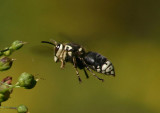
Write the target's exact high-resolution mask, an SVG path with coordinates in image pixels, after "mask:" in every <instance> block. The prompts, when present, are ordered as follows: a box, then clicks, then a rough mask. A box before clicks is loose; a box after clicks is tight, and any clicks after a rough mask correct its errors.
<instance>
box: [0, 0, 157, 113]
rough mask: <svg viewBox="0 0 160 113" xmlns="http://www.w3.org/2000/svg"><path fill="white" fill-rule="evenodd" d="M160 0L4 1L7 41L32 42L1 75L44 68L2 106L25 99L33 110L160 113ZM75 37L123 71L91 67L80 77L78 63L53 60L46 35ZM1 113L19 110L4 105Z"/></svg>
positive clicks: (0, 37) (2, 31)
mask: <svg viewBox="0 0 160 113" xmlns="http://www.w3.org/2000/svg"><path fill="white" fill-rule="evenodd" d="M159 4H160V1H158V0H152V1H151V0H139V1H137V0H112V1H111V0H94V1H93V0H1V1H0V48H4V47H6V46H10V44H11V43H12V42H13V41H14V40H22V41H26V42H28V44H27V45H25V46H24V47H23V48H22V49H21V50H19V51H17V52H16V53H14V54H13V55H12V58H16V59H17V60H16V61H15V62H14V64H13V67H12V68H11V69H10V70H9V71H5V72H1V73H0V79H2V78H4V77H6V76H13V83H16V81H17V78H18V76H19V75H20V74H21V73H22V72H28V73H32V74H35V75H38V76H39V77H41V78H44V79H45V80H40V81H39V82H38V84H37V86H36V87H35V88H34V89H32V90H25V89H15V90H14V91H13V94H12V95H11V98H10V99H9V100H8V101H6V102H4V103H2V105H3V106H18V105H20V104H25V105H27V106H28V107H29V111H30V112H31V113H160V69H159V66H160V38H159V37H160V21H159V20H160V7H159ZM50 39H55V40H57V41H60V42H70V41H73V42H76V43H79V44H81V45H83V46H84V47H85V48H86V49H87V50H92V51H96V52H98V53H101V54H102V55H104V56H106V57H107V58H108V59H110V60H111V61H112V63H113V64H114V66H115V71H116V77H111V76H105V75H103V74H98V73H96V74H97V75H98V76H99V77H101V78H104V79H105V82H104V83H102V82H101V81H99V80H97V79H96V78H95V77H93V76H92V75H91V74H90V78H89V79H86V78H85V75H84V73H83V71H80V76H81V78H82V80H83V82H82V84H79V82H78V80H77V77H76V73H75V70H74V69H73V66H72V65H71V64H67V65H66V68H65V69H64V70H62V69H60V68H59V67H60V63H57V64H56V63H54V61H53V51H52V47H51V46H50V45H46V44H41V43H40V42H41V40H47V41H49V40H50ZM0 112H1V113H16V111H14V110H0Z"/></svg>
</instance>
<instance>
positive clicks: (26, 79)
mask: <svg viewBox="0 0 160 113" xmlns="http://www.w3.org/2000/svg"><path fill="white" fill-rule="evenodd" d="M36 83H37V81H36V80H35V78H34V76H33V75H32V74H29V73H26V72H24V73H22V74H21V75H20V77H19V79H18V86H20V87H24V88H26V89H32V88H33V87H34V86H35V85H36Z"/></svg>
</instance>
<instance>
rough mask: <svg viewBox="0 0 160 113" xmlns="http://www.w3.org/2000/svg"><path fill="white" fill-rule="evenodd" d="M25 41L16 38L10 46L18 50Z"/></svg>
mask: <svg viewBox="0 0 160 113" xmlns="http://www.w3.org/2000/svg"><path fill="white" fill-rule="evenodd" d="M24 44H25V43H24V42H22V41H19V40H16V41H14V42H13V43H12V45H11V47H10V48H9V49H10V50H11V49H12V50H18V49H20V48H21V47H22V46H23V45H24Z"/></svg>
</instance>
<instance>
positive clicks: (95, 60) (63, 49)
mask: <svg viewBox="0 0 160 113" xmlns="http://www.w3.org/2000/svg"><path fill="white" fill-rule="evenodd" d="M42 43H47V44H51V45H53V46H54V61H55V62H61V66H60V68H64V67H65V63H66V62H70V63H72V64H73V66H74V68H75V71H76V74H77V77H78V80H79V82H81V81H82V80H81V78H80V75H79V72H78V69H77V68H79V69H83V70H84V73H85V75H86V77H87V78H89V76H88V73H87V71H86V69H87V70H88V71H89V72H91V73H92V75H93V76H95V77H96V78H97V79H99V80H101V81H104V79H102V78H99V77H98V76H97V75H96V74H95V73H94V72H93V71H92V70H94V71H96V72H98V73H103V74H106V75H112V76H115V71H114V66H113V65H112V63H111V62H110V61H109V60H108V59H107V58H106V57H104V56H102V55H101V54H99V53H96V52H92V51H88V52H86V50H85V49H84V48H83V47H82V46H81V45H78V44H74V43H63V44H62V43H58V42H56V41H55V40H51V41H50V42H49V41H42Z"/></svg>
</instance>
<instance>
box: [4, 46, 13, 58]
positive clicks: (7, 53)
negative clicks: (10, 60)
mask: <svg viewBox="0 0 160 113" xmlns="http://www.w3.org/2000/svg"><path fill="white" fill-rule="evenodd" d="M4 50H6V51H4V52H3V55H5V56H9V55H11V53H12V51H11V50H10V49H9V48H5V49H4Z"/></svg>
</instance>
